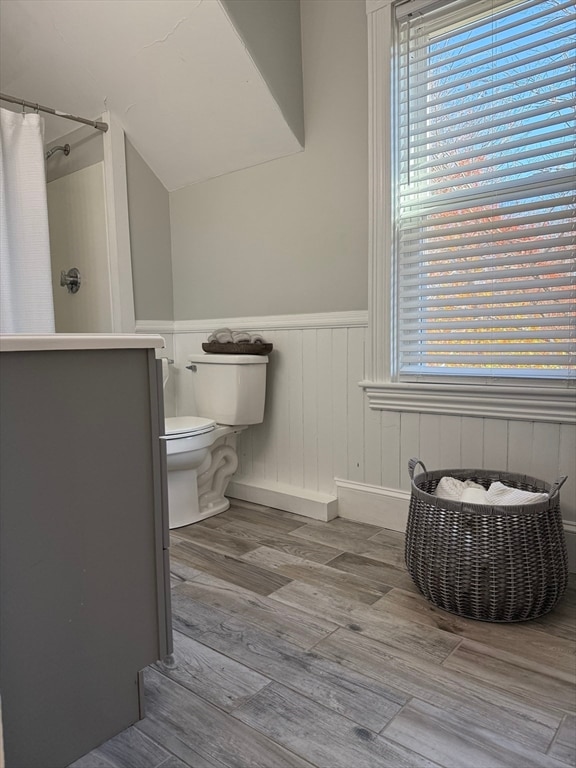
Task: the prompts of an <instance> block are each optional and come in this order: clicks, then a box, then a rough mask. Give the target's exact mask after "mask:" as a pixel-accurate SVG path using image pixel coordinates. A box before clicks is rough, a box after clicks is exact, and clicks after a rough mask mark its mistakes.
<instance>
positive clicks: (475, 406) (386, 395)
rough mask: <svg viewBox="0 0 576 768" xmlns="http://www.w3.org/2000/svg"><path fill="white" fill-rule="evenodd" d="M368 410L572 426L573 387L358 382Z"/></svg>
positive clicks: (575, 399)
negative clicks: (554, 423)
mask: <svg viewBox="0 0 576 768" xmlns="http://www.w3.org/2000/svg"><path fill="white" fill-rule="evenodd" d="M360 386H361V387H362V388H363V389H364V392H365V393H366V396H367V397H368V402H369V405H370V408H372V409H374V410H378V411H408V412H411V413H439V414H449V415H453V416H478V417H490V418H496V419H515V420H522V421H546V422H561V423H563V424H576V392H575V391H574V388H573V387H571V388H566V389H560V388H553V387H542V388H540V389H535V388H534V387H531V388H528V387H519V386H501V385H500V386H499V385H491V386H482V385H478V384H429V383H418V384H412V383H409V384H408V383H396V382H376V381H362V382H360Z"/></svg>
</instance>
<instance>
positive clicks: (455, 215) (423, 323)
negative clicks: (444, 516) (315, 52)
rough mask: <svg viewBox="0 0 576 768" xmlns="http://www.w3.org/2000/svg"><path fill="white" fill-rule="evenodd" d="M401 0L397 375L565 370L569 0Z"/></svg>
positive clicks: (571, 217)
mask: <svg viewBox="0 0 576 768" xmlns="http://www.w3.org/2000/svg"><path fill="white" fill-rule="evenodd" d="M422 5H423V4H422V2H420V6H422ZM411 6H412V10H414V4H413V3H410V2H408V3H404V4H401V5H400V6H398V9H397V16H398V20H397V25H398V27H397V54H398V59H397V60H398V64H399V66H398V69H397V82H396V91H397V109H396V114H397V124H396V135H397V143H398V155H397V163H396V174H397V189H398V192H399V194H398V198H397V207H396V212H395V270H396V287H397V295H396V308H397V309H396V313H397V314H396V318H395V321H396V323H395V346H396V350H397V355H396V357H397V369H396V371H395V373H396V377H397V379H398V380H410V379H412V378H414V377H415V376H419V377H422V376H423V375H424V376H425V377H428V376H433V377H438V376H442V377H443V376H446V375H452V376H479V375H480V376H482V377H486V376H494V377H500V378H501V377H518V376H523V377H530V378H545V379H547V380H549V379H566V378H570V377H572V376H573V375H574V372H575V367H574V351H575V348H574V345H575V338H576V313H575V303H574V300H575V295H576V292H575V287H576V286H575V282H576V271H575V246H576V220H575V211H574V204H575V200H576V181H575V180H576V138H575V136H576V123H575V105H576V12H575V6H574V2H573V0H525V1H523V0H516V1H515V2H510V0H508V1H507V2H499V0H494V1H493V2H486V0H480V1H479V2H476V3H474V2H470V0H467V1H466V2H444V3H441V4H436V6H431V7H430V10H428V11H426V9H424V10H423V11H421V15H412V16H409V15H403V14H406V13H410V11H411Z"/></svg>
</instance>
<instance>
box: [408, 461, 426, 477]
mask: <svg viewBox="0 0 576 768" xmlns="http://www.w3.org/2000/svg"><path fill="white" fill-rule="evenodd" d="M418 464H420V466H421V467H422V469H423V470H424V473H427V472H428V470H427V469H426V467H425V465H424V462H423V461H420V459H410V461H409V462H408V474H409V475H410V480H414V470H415V469H416V467H417V466H418Z"/></svg>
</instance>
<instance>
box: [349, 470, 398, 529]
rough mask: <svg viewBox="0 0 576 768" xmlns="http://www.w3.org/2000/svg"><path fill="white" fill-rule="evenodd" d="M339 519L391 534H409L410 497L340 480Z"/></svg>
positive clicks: (375, 486)
mask: <svg viewBox="0 0 576 768" xmlns="http://www.w3.org/2000/svg"><path fill="white" fill-rule="evenodd" d="M336 491H337V494H338V516H339V517H344V518H346V519H347V520H355V521H356V522H357V523H368V524H369V525H379V526H380V527H381V528H388V529H389V530H391V531H402V532H404V531H405V530H406V523H407V522H408V504H409V502H410V494H409V493H408V492H407V491H400V490H396V489H394V488H382V487H380V486H378V485H368V484H367V483H356V482H353V481H351V480H341V479H339V478H336Z"/></svg>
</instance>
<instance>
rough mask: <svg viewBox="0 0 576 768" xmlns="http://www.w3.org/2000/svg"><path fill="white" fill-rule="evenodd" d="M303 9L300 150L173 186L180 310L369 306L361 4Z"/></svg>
mask: <svg viewBox="0 0 576 768" xmlns="http://www.w3.org/2000/svg"><path fill="white" fill-rule="evenodd" d="M301 20H302V58H303V72H304V105H305V115H306V148H305V150H304V152H301V153H299V154H297V155H293V156H291V157H286V158H282V159H280V160H275V161H272V162H270V163H265V164H263V165H260V166H257V167H254V168H249V169H246V170H243V171H237V172H236V173H232V174H229V175H227V176H222V177H219V178H217V179H211V180H210V181H206V182H203V183H200V184H195V185H193V186H191V187H187V188H185V189H182V190H178V191H177V192H173V193H171V194H170V217H171V227H172V264H173V275H174V318H175V319H176V320H187V319H199V318H211V317H241V316H251V315H268V314H291V313H300V312H329V311H340V310H353V309H365V308H366V307H367V303H368V298H367V293H368V290H367V280H368V278H367V270H368V158H367V153H368V148H367V147H368V139H367V135H368V105H367V90H368V75H367V60H368V53H367V34H366V11H365V4H364V3H363V2H359V1H358V0H339V2H331V0H303V2H302V3H301ZM164 263H166V262H164ZM142 290H144V289H143V288H142ZM136 295H137V297H138V299H139V301H138V304H139V309H137V317H140V318H142V319H153V318H149V317H146V318H144V315H143V314H142V312H143V310H144V306H145V305H144V304H143V303H142V302H141V301H140V295H139V289H137V290H136ZM158 317H159V315H158ZM167 318H169V316H167V315H164V316H163V319H167Z"/></svg>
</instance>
